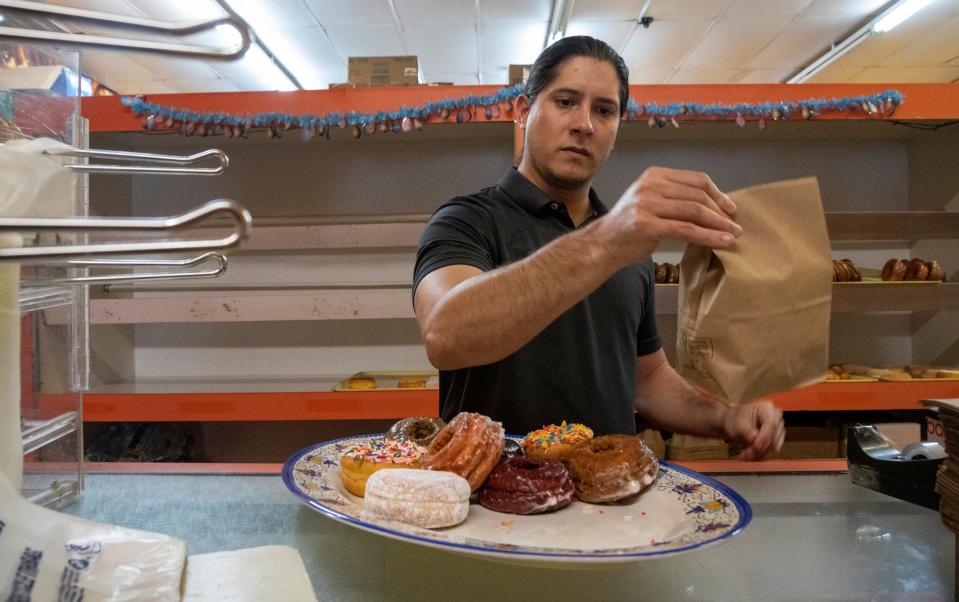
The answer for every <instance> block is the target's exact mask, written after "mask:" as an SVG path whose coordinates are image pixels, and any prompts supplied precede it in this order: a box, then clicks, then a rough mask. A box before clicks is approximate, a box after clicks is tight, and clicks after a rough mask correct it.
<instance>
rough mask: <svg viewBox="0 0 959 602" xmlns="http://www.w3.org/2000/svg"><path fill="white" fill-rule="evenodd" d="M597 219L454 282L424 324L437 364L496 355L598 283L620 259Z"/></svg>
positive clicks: (444, 366)
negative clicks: (608, 244) (515, 258)
mask: <svg viewBox="0 0 959 602" xmlns="http://www.w3.org/2000/svg"><path fill="white" fill-rule="evenodd" d="M597 225H598V222H594V223H593V224H591V225H590V226H587V227H585V228H582V229H580V230H576V231H574V232H572V233H570V234H567V235H565V236H562V237H560V238H558V239H556V240H555V241H553V242H551V243H550V244H548V245H546V246H545V247H543V248H541V249H540V250H539V251H537V252H536V253H534V254H533V255H530V256H529V257H527V258H526V259H523V260H520V261H517V262H514V263H512V264H509V265H506V266H503V267H501V268H498V269H495V270H492V271H490V272H485V273H483V274H480V275H477V276H475V277H473V278H470V279H468V280H466V281H464V282H462V283H460V284H459V285H457V286H456V287H455V288H453V289H452V290H450V292H449V293H448V294H447V295H445V296H444V297H443V299H442V300H441V301H440V302H439V303H437V305H436V307H435V308H433V311H432V312H430V315H429V316H428V318H427V320H426V324H425V328H424V335H425V337H426V339H427V340H426V344H427V349H428V350H429V351H430V357H431V360H433V361H434V364H436V365H437V367H438V368H440V369H446V370H450V369H455V368H461V367H465V366H475V365H482V364H488V363H491V362H495V361H498V360H500V359H502V358H504V357H506V356H508V355H510V354H511V353H513V352H515V351H516V350H518V349H519V348H521V347H522V346H523V345H525V344H526V343H528V342H529V341H530V340H531V339H532V338H533V337H535V336H536V335H537V334H539V333H540V332H542V331H543V329H545V328H546V327H547V326H548V325H549V324H550V323H552V322H553V321H554V320H555V319H556V318H558V317H559V316H560V315H562V314H563V312H565V311H567V310H568V309H569V308H571V307H572V306H573V305H575V304H576V303H578V302H579V301H580V300H582V299H583V298H584V297H586V296H587V295H589V294H590V293H591V292H593V291H594V290H596V289H597V288H598V287H599V286H600V285H601V284H602V283H603V282H605V281H606V280H607V279H608V278H609V277H610V276H612V274H613V273H615V271H616V270H617V269H619V267H621V266H619V265H618V264H617V263H616V262H615V261H613V260H612V258H611V256H610V255H609V254H608V253H607V250H606V248H605V241H604V239H603V238H602V236H601V235H600V234H599V229H598V228H597Z"/></svg>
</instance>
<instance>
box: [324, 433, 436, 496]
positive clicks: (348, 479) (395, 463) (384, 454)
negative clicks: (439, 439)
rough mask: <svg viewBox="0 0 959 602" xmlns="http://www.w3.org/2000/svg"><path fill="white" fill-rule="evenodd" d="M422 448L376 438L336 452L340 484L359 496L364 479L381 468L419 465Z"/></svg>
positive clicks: (361, 492) (364, 482) (363, 490)
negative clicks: (338, 460) (342, 451)
mask: <svg viewBox="0 0 959 602" xmlns="http://www.w3.org/2000/svg"><path fill="white" fill-rule="evenodd" d="M425 452H426V450H425V449H424V448H423V447H420V446H419V445H417V444H415V443H413V442H411V441H404V442H399V441H386V440H383V439H377V440H375V441H372V442H370V444H369V445H360V446H357V447H354V448H352V449H350V450H348V451H347V452H346V453H345V454H343V455H342V456H340V475H341V476H342V477H343V486H344V487H346V490H347V491H349V492H350V493H352V494H353V495H356V496H359V497H363V496H364V495H365V493H366V481H367V479H369V478H370V476H371V475H373V474H374V473H375V472H377V471H379V470H382V469H384V468H419V467H420V458H421V457H422V456H423V454H424V453H425Z"/></svg>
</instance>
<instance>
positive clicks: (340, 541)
mask: <svg viewBox="0 0 959 602" xmlns="http://www.w3.org/2000/svg"><path fill="white" fill-rule="evenodd" d="M719 480H720V481H722V482H724V483H726V484H728V485H729V486H731V487H733V488H734V489H735V490H736V491H738V492H739V493H740V494H742V495H743V496H744V497H745V498H746V499H747V500H748V501H749V503H750V504H751V505H752V507H753V512H754V516H753V521H752V523H751V524H750V525H749V526H748V527H747V528H746V529H745V531H743V532H742V533H741V534H740V535H738V536H736V537H734V538H733V539H732V540H730V541H728V542H726V543H723V544H721V545H719V546H716V547H712V548H708V549H706V550H703V551H700V552H694V553H691V554H688V555H685V556H680V557H676V558H667V559H656V560H645V561H641V562H636V563H634V564H630V565H626V566H619V567H614V568H602V569H591V570H577V569H540V568H529V567H522V566H513V565H508V564H503V563H500V562H496V561H488V560H478V559H475V558H469V557H464V556H457V555H453V554H449V553H446V552H441V551H438V550H433V549H429V548H424V547H420V546H417V545H413V544H408V543H404V542H397V541H392V540H388V539H386V538H383V537H380V536H378V535H373V534H370V533H366V532H364V531H360V530H358V529H354V528H352V527H347V526H345V525H341V524H339V523H336V522H334V521H333V520H330V519H327V518H325V517H323V516H320V515H319V514H317V513H316V512H314V511H312V510H310V509H309V508H307V507H305V506H303V505H301V504H300V503H299V502H297V501H296V499H294V497H293V496H292V495H291V494H289V493H288V492H287V490H286V488H285V487H284V486H283V483H282V482H281V481H280V478H279V477H276V476H212V475H211V476H206V475H204V476H180V475H149V476H148V475H91V476H88V477H87V490H86V492H85V493H84V494H83V497H82V498H81V500H80V501H79V502H77V503H76V504H74V505H72V506H70V507H68V508H66V510H65V511H66V512H68V513H70V514H74V515H77V516H82V517H85V518H89V519H92V520H97V521H103V522H111V523H116V524H119V525H123V526H126V527H132V528H137V529H146V530H150V531H159V532H162V533H167V534H169V535H173V536H175V537H179V538H181V539H183V540H185V541H186V542H187V552H188V553H189V554H201V553H205V552H216V551H220V550H232V549H238V548H246V547H252V546H260V545H267V544H286V545H291V546H293V547H295V548H297V549H298V550H299V551H300V554H302V556H303V560H304V561H305V563H306V567H307V570H308V571H309V573H310V578H311V579H312V581H313V586H314V588H315V590H316V594H317V597H319V598H320V599H321V600H364V601H365V600H441V599H456V600H497V601H504V600H511V599H523V600H560V599H561V600H577V599H579V600H590V601H593V600H638V599H642V600H733V601H737V602H742V601H746V600H757V601H760V600H761V601H769V600H834V601H838V600H843V601H852V600H902V599H907V600H923V601H931V600H951V599H953V592H954V575H955V564H954V563H955V536H954V535H953V534H952V533H951V532H950V531H948V530H947V529H946V528H945V526H944V525H943V524H942V522H941V521H940V519H939V515H938V513H936V512H933V511H931V510H927V509H925V508H922V507H920V506H916V505H913V504H909V503H907V502H902V501H899V500H897V499H895V498H891V497H888V496H885V495H882V494H880V493H876V492H874V491H870V490H867V489H863V488H861V487H857V486H854V485H851V484H850V483H849V480H848V476H847V475H845V474H836V475H795V476H793V475H762V476H738V475H737V476H726V477H719Z"/></svg>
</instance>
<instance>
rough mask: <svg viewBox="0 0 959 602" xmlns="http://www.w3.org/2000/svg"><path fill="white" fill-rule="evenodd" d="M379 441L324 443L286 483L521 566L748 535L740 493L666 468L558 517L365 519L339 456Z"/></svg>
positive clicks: (414, 532)
mask: <svg viewBox="0 0 959 602" xmlns="http://www.w3.org/2000/svg"><path fill="white" fill-rule="evenodd" d="M381 436H382V435H363V436H358V437H349V438H345V439H337V440H334V441H327V442H324V443H318V444H316V445H313V446H310V447H307V448H306V449H302V450H300V451H298V452H297V453H295V454H293V455H292V456H291V457H290V458H289V459H288V460H287V461H286V463H285V464H284V465H283V482H284V483H285V484H286V486H287V487H288V488H289V489H290V491H292V492H293V494H294V495H296V496H297V498H299V499H300V501H302V502H303V503H305V504H306V505H307V506H309V507H311V508H313V509H314V510H316V511H318V512H320V513H321V514H324V515H326V516H328V517H330V518H332V519H334V520H337V521H340V522H343V523H346V524H348V525H351V526H354V527H358V528H360V529H364V530H366V531H370V532H372V533H377V534H379V535H383V536H386V537H390V538H393V539H398V540H400V541H406V542H409V543H414V544H419V545H425V546H430V547H434V548H439V549H441V550H446V551H448V552H454V553H459V554H466V555H471V556H482V557H486V558H493V559H498V560H505V561H509V562H516V563H521V564H570V563H573V564H578V565H593V564H609V563H625V562H631V561H635V560H643V559H646V558H658V557H663V556H669V555H675V554H682V553H686V552H691V551H693V550H699V549H702V548H704V547H706V546H710V545H714V544H717V543H720V542H723V541H725V540H727V539H729V538H731V537H733V536H734V535H736V534H738V533H739V532H740V531H742V530H743V529H744V528H745V527H746V525H748V524H749V521H750V520H751V519H752V509H751V508H750V507H749V504H748V503H747V502H746V500H744V499H743V498H742V497H741V496H740V495H739V494H738V493H736V492H735V491H733V490H732V489H730V488H729V487H727V486H726V485H723V484H722V483H719V482H718V481H715V480H713V479H711V478H709V477H706V476H704V475H701V474H699V473H697V472H694V471H692V470H688V469H686V468H683V467H681V466H677V465H674V464H671V463H669V462H661V463H660V471H659V476H658V477H657V478H656V480H655V481H654V482H653V484H652V485H650V486H649V488H647V489H646V490H644V491H643V492H641V493H640V494H639V495H635V496H632V497H630V498H627V499H626V500H623V501H621V502H618V503H612V504H587V503H584V502H579V501H574V502H573V503H572V504H570V505H569V506H567V507H566V508H563V509H561V510H559V511H557V512H552V513H548V514H538V515H532V516H520V515H515V514H501V513H498V512H493V511H492V510H488V509H487V508H484V507H483V506H480V505H479V504H478V503H475V502H474V503H472V504H471V505H470V510H469V516H468V517H467V518H466V521H465V522H463V523H460V524H459V525H457V526H455V527H449V528H445V529H421V528H418V527H413V526H410V525H405V524H401V523H397V522H392V521H388V520H384V519H379V518H376V517H372V516H369V515H367V514H364V512H363V499H362V498H359V497H356V496H354V495H352V494H350V493H349V492H347V491H346V489H345V488H344V487H343V483H342V479H341V477H340V466H339V459H340V456H342V455H343V454H344V453H345V452H346V451H347V450H348V449H350V448H351V447H353V446H355V445H365V444H367V443H368V442H369V441H370V440H372V439H376V438H379V437H381Z"/></svg>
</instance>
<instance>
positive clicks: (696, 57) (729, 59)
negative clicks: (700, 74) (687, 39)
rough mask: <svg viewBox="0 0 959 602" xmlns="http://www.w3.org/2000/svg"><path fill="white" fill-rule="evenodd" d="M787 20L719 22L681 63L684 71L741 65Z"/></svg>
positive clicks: (773, 36) (760, 49) (773, 35)
mask: <svg viewBox="0 0 959 602" xmlns="http://www.w3.org/2000/svg"><path fill="white" fill-rule="evenodd" d="M787 22H788V20H787V19H784V18H780V19H721V20H719V21H717V22H716V25H715V26H714V27H713V28H712V29H710V30H709V33H707V34H706V35H705V36H704V37H703V39H702V41H701V42H700V43H699V45H698V46H696V48H695V49H694V50H693V51H692V52H691V53H690V54H689V56H687V57H686V60H684V61H683V62H682V63H681V67H682V68H684V69H732V68H739V67H742V66H745V65H746V63H748V62H749V61H750V60H752V58H753V57H754V56H756V54H757V53H759V52H760V51H762V49H763V48H765V47H766V45H767V44H769V42H770V41H772V40H773V38H775V37H776V35H777V34H778V33H779V32H780V31H782V29H783V27H784V26H785V25H786V23H787Z"/></svg>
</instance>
